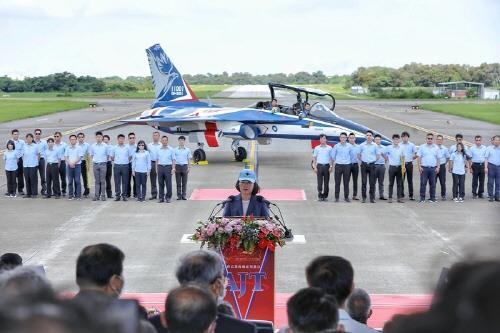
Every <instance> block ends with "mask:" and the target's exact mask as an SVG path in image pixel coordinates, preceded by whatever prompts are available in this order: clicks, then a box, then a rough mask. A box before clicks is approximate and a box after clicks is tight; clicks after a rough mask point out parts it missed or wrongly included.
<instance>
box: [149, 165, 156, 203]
mask: <svg viewBox="0 0 500 333" xmlns="http://www.w3.org/2000/svg"><path fill="white" fill-rule="evenodd" d="M156 178H157V173H156V161H151V173H150V174H149V180H150V182H151V197H152V198H156V196H157V195H158V187H157V186H156Z"/></svg>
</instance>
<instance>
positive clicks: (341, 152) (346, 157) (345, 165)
mask: <svg viewBox="0 0 500 333" xmlns="http://www.w3.org/2000/svg"><path fill="white" fill-rule="evenodd" d="M339 138H340V143H337V144H336V145H335V146H334V147H333V149H332V150H331V159H332V161H333V165H334V168H335V174H334V175H335V202H338V201H339V196H340V181H341V180H342V178H343V179H344V180H343V181H344V201H345V202H350V200H349V178H350V175H351V151H352V150H353V146H352V145H351V144H350V143H348V142H347V133H345V132H342V133H340V136H339Z"/></svg>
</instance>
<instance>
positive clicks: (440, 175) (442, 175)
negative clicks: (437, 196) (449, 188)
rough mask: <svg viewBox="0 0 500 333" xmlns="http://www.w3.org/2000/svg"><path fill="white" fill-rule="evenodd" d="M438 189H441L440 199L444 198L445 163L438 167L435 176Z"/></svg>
mask: <svg viewBox="0 0 500 333" xmlns="http://www.w3.org/2000/svg"><path fill="white" fill-rule="evenodd" d="M437 180H438V181H439V187H441V198H444V197H446V163H443V164H441V165H440V166H439V173H438V174H437Z"/></svg>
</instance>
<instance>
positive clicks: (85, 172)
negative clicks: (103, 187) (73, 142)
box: [76, 132, 90, 198]
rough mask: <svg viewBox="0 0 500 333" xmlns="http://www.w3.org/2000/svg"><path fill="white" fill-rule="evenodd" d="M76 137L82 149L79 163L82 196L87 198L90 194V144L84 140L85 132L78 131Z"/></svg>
mask: <svg viewBox="0 0 500 333" xmlns="http://www.w3.org/2000/svg"><path fill="white" fill-rule="evenodd" d="M76 137H77V138H78V146H79V147H80V149H81V150H82V154H83V158H82V163H80V165H81V169H82V180H83V197H84V198H87V197H88V196H89V194H90V187H89V164H90V159H89V149H90V145H89V144H88V143H87V142H85V133H83V132H80V133H78V134H77V135H76Z"/></svg>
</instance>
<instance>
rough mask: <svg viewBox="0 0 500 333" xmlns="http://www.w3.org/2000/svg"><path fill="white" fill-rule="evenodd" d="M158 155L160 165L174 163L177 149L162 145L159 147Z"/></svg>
mask: <svg viewBox="0 0 500 333" xmlns="http://www.w3.org/2000/svg"><path fill="white" fill-rule="evenodd" d="M157 157H158V164H159V165H172V164H174V162H175V151H174V149H173V148H172V147H170V146H167V147H166V148H163V146H162V147H161V148H160V149H158V152H157Z"/></svg>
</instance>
